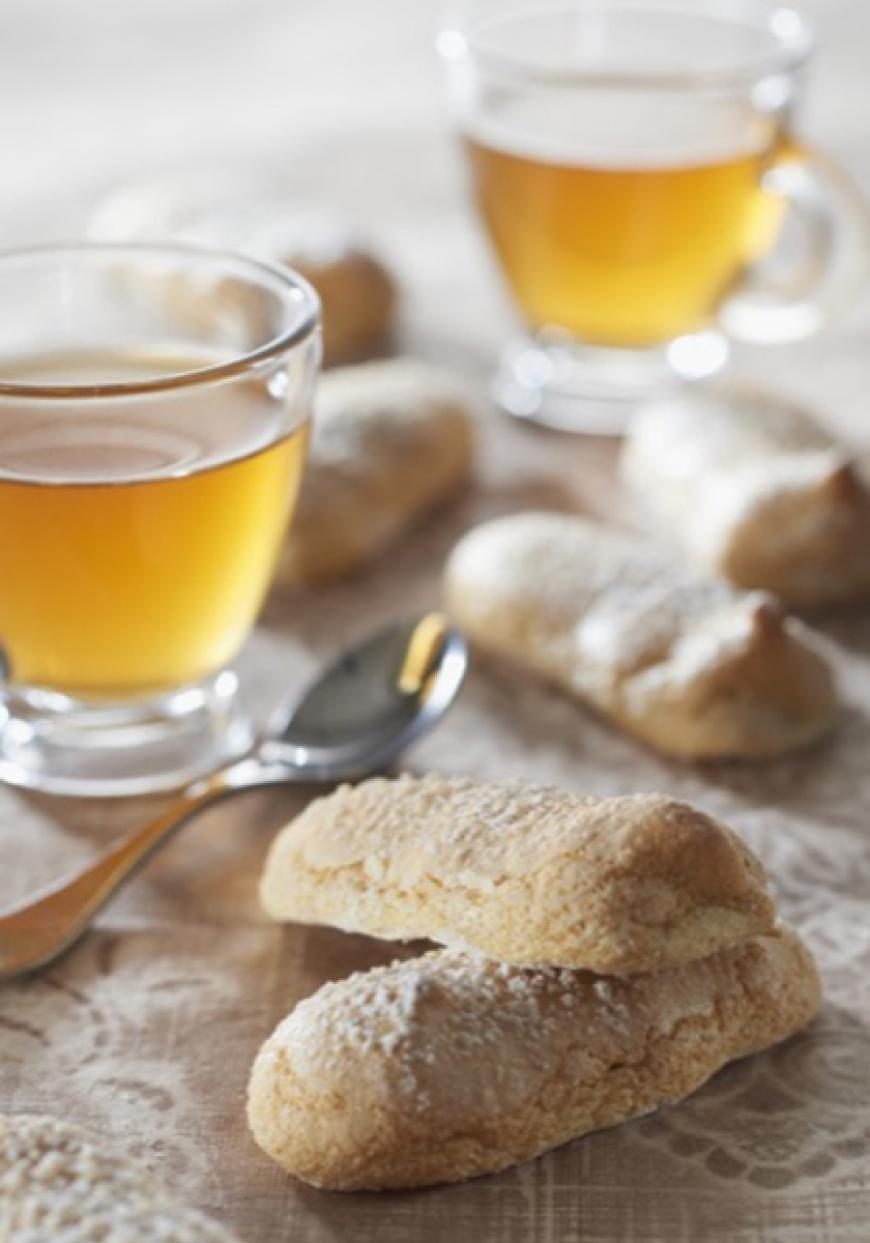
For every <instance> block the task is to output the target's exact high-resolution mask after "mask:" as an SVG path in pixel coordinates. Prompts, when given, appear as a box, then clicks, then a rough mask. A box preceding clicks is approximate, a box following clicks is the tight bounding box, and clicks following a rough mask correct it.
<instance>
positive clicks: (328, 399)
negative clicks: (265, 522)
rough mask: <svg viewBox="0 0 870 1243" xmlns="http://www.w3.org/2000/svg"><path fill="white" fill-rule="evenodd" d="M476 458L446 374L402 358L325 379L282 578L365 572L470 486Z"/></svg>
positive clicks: (465, 414)
mask: <svg viewBox="0 0 870 1243" xmlns="http://www.w3.org/2000/svg"><path fill="white" fill-rule="evenodd" d="M471 458H472V430H471V416H470V414H469V411H468V407H467V404H466V403H465V401H464V399H463V397H462V396H461V395H460V394H459V392H458V391H457V389H456V387H455V386H454V384H453V382H452V381H451V380H450V378H449V377H445V375H444V374H443V373H441V372H439V371H437V370H436V369H434V368H432V367H429V366H427V365H425V364H423V363H418V362H414V361H413V360H411V359H393V360H391V361H388V362H377V363H365V364H362V365H360V366H357V367H343V368H340V369H339V370H337V371H333V372H330V373H329V374H327V375H325V376H324V377H323V378H322V380H321V382H320V386H319V390H318V399H317V407H316V416H315V419H314V436H313V442H312V446H311V452H310V455H309V461H308V466H307V467H306V472H305V478H304V480H303V484H302V493H301V496H300V499H299V505H298V507H297V509H296V515H295V518H294V520H293V524H292V527H291V530H290V533H289V535H288V538H287V543H286V545H285V548H284V553H283V556H282V558H281V561H280V564H279V569H278V577H279V579H281V580H283V581H284V582H287V583H300V582H301V583H318V582H323V581H325V580H327V579H330V578H334V577H338V576H340V575H342V574H349V573H352V572H353V571H355V570H359V569H361V568H362V567H363V566H365V565H366V564H367V563H368V562H370V561H372V560H373V559H374V558H375V557H377V556H378V555H379V554H380V553H382V552H383V551H384V550H385V549H386V548H387V547H388V546H389V545H390V544H391V543H393V541H395V540H396V539H397V538H398V536H400V535H401V534H402V533H403V532H404V531H405V530H407V529H408V528H409V527H410V526H412V525H413V524H414V522H416V521H417V520H418V519H419V518H420V517H421V516H422V515H423V514H425V513H427V512H428V511H429V510H431V509H432V508H433V507H434V506H436V505H438V504H439V503H440V502H442V501H443V500H444V499H445V498H446V497H447V496H448V495H449V494H450V493H452V492H454V491H455V490H456V489H457V488H458V487H459V486H460V485H461V484H462V483H463V482H464V481H465V480H466V479H467V477H468V475H469V473H470V470H471Z"/></svg>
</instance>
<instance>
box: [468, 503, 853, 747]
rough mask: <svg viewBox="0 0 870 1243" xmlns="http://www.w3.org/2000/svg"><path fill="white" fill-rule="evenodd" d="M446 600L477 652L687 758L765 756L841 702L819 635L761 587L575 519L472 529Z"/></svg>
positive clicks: (803, 737) (522, 517)
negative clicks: (735, 583)
mask: <svg viewBox="0 0 870 1243" xmlns="http://www.w3.org/2000/svg"><path fill="white" fill-rule="evenodd" d="M444 597H445V601H446V605H447V608H448V611H449V612H450V613H451V614H452V616H453V618H454V619H455V620H456V621H457V622H458V623H459V624H460V625H461V626H462V627H463V628H464V629H465V630H466V631H467V632H468V634H469V636H470V637H471V638H472V639H473V640H474V642H475V644H476V645H477V646H478V647H479V648H481V649H482V650H484V651H489V652H492V653H493V654H495V655H498V656H502V657H505V658H507V659H508V660H509V661H511V662H513V663H514V664H517V665H520V666H522V667H524V668H526V669H528V670H529V671H531V672H533V673H536V674H538V675H539V676H540V677H542V678H544V679H546V680H548V681H550V682H552V683H554V684H556V685H558V686H559V687H561V688H562V689H564V690H567V691H568V692H569V693H571V694H573V695H574V696H576V697H577V698H579V699H581V700H583V701H585V702H586V703H588V704H590V705H592V706H594V707H595V708H597V709H598V710H599V711H600V712H602V713H603V714H604V715H605V716H607V717H608V718H610V719H611V720H612V721H614V722H615V723H616V724H617V725H619V726H621V727H622V728H623V729H625V730H627V731H628V732H629V733H632V734H634V735H635V736H636V737H638V738H640V739H642V740H643V741H644V742H646V743H647V744H648V745H650V746H652V747H655V748H656V749H657V750H659V751H662V752H664V753H666V754H669V755H675V756H679V757H685V758H714V757H740V758H747V759H752V758H759V759H761V758H765V757H768V756H776V755H781V754H784V753H786V752H788V751H791V750H794V749H796V748H799V747H802V746H806V745H807V744H809V743H811V742H815V741H817V740H818V739H819V738H821V737H823V736H824V735H825V734H826V733H827V732H828V731H829V730H830V728H831V725H832V723H833V718H834V714H835V708H836V699H835V693H834V687H833V679H832V675H831V672H830V669H829V667H828V665H827V662H826V660H825V659H824V657H823V655H822V654H821V651H820V649H819V646H818V643H817V640H816V639H815V637H814V636H813V635H812V632H810V631H809V630H808V629H807V628H806V627H804V626H802V625H801V624H800V623H799V622H797V621H796V620H794V619H793V618H789V617H787V616H786V615H785V614H784V613H783V612H782V611H781V609H780V607H779V606H778V605H777V604H776V603H775V602H774V601H773V600H772V599H771V598H770V597H768V596H764V595H762V594H760V593H753V594H747V595H741V594H739V593H736V592H734V591H733V590H732V589H731V588H730V587H728V586H727V585H726V584H725V583H723V582H721V581H718V580H716V579H712V578H704V577H700V576H698V575H697V574H696V573H692V572H690V571H687V570H685V569H684V568H683V567H682V566H681V565H680V564H679V563H678V562H676V561H675V560H674V558H673V556H672V555H671V554H669V553H668V552H666V551H664V550H662V549H659V548H656V547H655V546H653V545H650V544H647V543H644V542H641V541H639V540H636V539H632V538H629V537H628V536H624V535H621V534H617V533H616V532H613V531H609V530H607V529H606V528H603V527H600V526H597V525H595V524H594V523H590V522H586V521H585V520H584V519H582V518H576V517H569V516H566V515H563V514H550V513H521V514H514V515H511V516H510V517H507V518H498V519H496V520H494V521H492V522H487V523H484V524H483V525H482V526H479V527H476V528H474V529H473V530H472V531H470V532H468V533H467V534H466V535H465V536H464V537H463V538H462V539H461V540H460V541H459V543H458V544H457V545H456V547H455V548H454V550H453V552H452V553H451V555H450V557H449V559H448V562H447V566H446V568H445V573H444Z"/></svg>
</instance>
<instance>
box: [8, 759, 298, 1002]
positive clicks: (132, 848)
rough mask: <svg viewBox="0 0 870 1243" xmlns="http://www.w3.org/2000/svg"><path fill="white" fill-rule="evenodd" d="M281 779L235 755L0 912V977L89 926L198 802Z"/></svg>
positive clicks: (49, 957) (35, 961) (41, 961)
mask: <svg viewBox="0 0 870 1243" xmlns="http://www.w3.org/2000/svg"><path fill="white" fill-rule="evenodd" d="M281 779H283V780H285V781H286V780H287V770H286V769H283V770H276V769H272V768H269V767H266V766H265V765H261V764H259V763H258V762H257V761H256V760H253V759H250V760H241V761H240V762H239V763H237V764H233V765H231V766H230V767H229V768H226V769H223V770H222V771H221V772H218V773H214V774H212V775H211V776H210V777H207V778H205V779H203V780H202V781H199V782H196V783H195V784H194V785H192V786H190V787H189V788H188V790H187V791H186V793H185V794H184V795H183V796H182V797H181V798H179V799H178V800H177V801H176V802H174V803H173V804H172V805H171V806H170V807H168V808H167V809H166V811H164V812H163V813H162V814H161V815H159V816H157V817H156V819H154V820H152V821H150V823H148V824H146V825H145V826H144V827H143V828H141V829H136V830H135V831H134V832H133V833H130V834H129V835H128V836H127V837H125V838H123V839H122V840H121V841H120V842H118V843H117V844H115V845H113V846H111V847H110V848H109V849H108V850H106V851H105V852H104V853H103V854H101V855H99V856H98V857H97V858H96V859H95V860H94V861H93V862H92V863H90V864H88V865H87V866H86V867H84V868H82V869H80V870H79V871H77V872H75V873H74V874H73V875H71V876H68V877H66V879H64V880H61V881H58V882H56V883H55V884H53V885H51V886H49V887H48V888H47V889H44V890H42V892H41V893H39V894H37V895H36V896H35V897H33V898H31V899H29V900H26V901H24V902H22V903H20V904H19V905H17V906H15V907H11V908H9V909H8V910H6V911H4V912H2V913H0V980H2V979H11V978H12V977H14V976H17V975H23V974H24V973H25V972H28V971H33V970H34V969H35V968H37V967H43V966H45V965H46V964H47V963H50V962H52V961H53V960H54V959H55V958H57V957H58V955H60V954H62V953H63V951H64V950H65V949H68V948H69V946H71V945H72V944H73V943H74V942H75V941H77V940H78V939H79V937H80V936H81V935H82V933H84V932H85V930H86V929H87V928H88V927H89V926H90V924H91V923H92V922H93V920H94V918H95V917H96V916H97V914H98V913H99V912H100V911H101V910H102V908H103V907H104V906H105V905H106V903H107V902H108V901H109V900H110V899H111V898H112V897H114V895H115V894H116V893H117V892H118V890H119V889H120V888H121V886H122V885H123V884H124V883H125V882H126V881H127V880H129V878H130V877H131V876H132V875H133V873H134V872H135V871H136V870H137V869H138V868H139V867H141V866H142V864H143V863H144V862H145V861H146V859H149V858H150V857H151V855H153V854H154V852H155V851H156V850H158V849H159V847H160V846H162V845H163V844H164V842H167V841H169V839H170V838H171V837H173V836H174V835H175V833H177V832H178V830H179V829H180V828H181V827H182V826H183V825H185V824H187V823H188V822H189V821H190V820H191V819H192V818H193V817H194V816H195V815H196V814H197V813H198V812H200V811H202V810H203V808H205V807H209V806H211V805H212V804H214V803H217V802H219V801H221V800H222V799H224V798H227V797H228V796H229V795H232V794H235V793H238V792H240V791H242V790H247V789H253V788H254V787H255V786H261V785H272V784H275V782H277V781H280V780H281Z"/></svg>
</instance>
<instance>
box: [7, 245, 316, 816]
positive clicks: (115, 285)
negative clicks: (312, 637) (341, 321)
mask: <svg viewBox="0 0 870 1243" xmlns="http://www.w3.org/2000/svg"><path fill="white" fill-rule="evenodd" d="M0 307H4V308H5V314H2V315H0V582H2V584H3V586H2V591H0V647H2V651H3V658H4V662H5V685H4V686H3V691H2V712H3V717H2V722H0V778H2V779H3V780H6V781H11V782H13V783H17V784H21V785H25V786H30V787H33V788H36V789H40V790H45V791H50V792H54V793H71V794H90V795H105V794H134V793H141V792H145V791H152V790H157V789H163V788H169V787H172V786H176V785H179V784H180V783H182V782H185V781H187V780H189V779H191V778H193V777H195V776H197V775H199V774H202V773H204V772H207V771H209V770H211V769H213V768H214V767H216V766H217V765H218V764H220V763H221V762H223V761H225V760H227V759H229V758H231V757H232V756H234V755H236V754H238V753H239V752H240V751H242V750H244V749H245V748H246V747H247V746H248V745H249V744H250V741H251V730H250V726H249V724H248V722H247V720H246V719H245V717H244V716H243V714H242V713H241V712H240V710H239V708H238V707H237V704H236V689H237V678H236V675H235V674H234V673H233V672H232V670H231V668H230V663H231V662H232V660H233V659H234V657H235V656H236V654H237V652H238V650H239V648H240V647H241V645H242V644H243V642H244V641H245V639H246V638H247V636H248V634H249V632H250V630H251V628H252V626H253V623H254V620H255V618H256V615H257V612H258V611H259V608H260V605H261V603H262V600H263V597H264V595H265V593H266V590H267V588H268V585H269V580H270V576H271V573H272V569H273V566H274V563H275V560H276V558H277V555H278V551H279V548H280V543H281V540H282V538H283V536H284V531H285V528H286V524H287V521H288V519H289V517H290V514H291V511H292V508H293V503H294V500H295V496H296V492H297V490H298V487H299V482H300V478H301V473H302V468H303V462H304V457H305V448H306V443H307V438H308V427H309V420H310V411H311V399H312V391H313V385H314V381H315V377H316V372H317V366H318V360H319V327H318V303H317V298H316V295H315V294H314V292H313V291H312V289H311V288H310V286H309V285H308V284H307V283H306V282H305V281H304V280H302V279H301V278H300V277H297V276H295V275H294V274H293V273H291V272H289V271H287V270H286V269H280V268H277V267H270V266H269V265H268V264H263V263H259V262H257V261H255V260H251V259H247V258H244V257H241V256H237V255H233V254H228V253H227V254H224V253H220V252H217V251H214V252H212V251H207V250H198V249H196V248H194V247H185V246H179V245H154V246H151V245H147V246H144V245H143V246H113V245H99V244H81V245H74V246H68V247H46V248H39V249H31V250H22V251H17V252H7V253H5V254H3V255H2V256H0Z"/></svg>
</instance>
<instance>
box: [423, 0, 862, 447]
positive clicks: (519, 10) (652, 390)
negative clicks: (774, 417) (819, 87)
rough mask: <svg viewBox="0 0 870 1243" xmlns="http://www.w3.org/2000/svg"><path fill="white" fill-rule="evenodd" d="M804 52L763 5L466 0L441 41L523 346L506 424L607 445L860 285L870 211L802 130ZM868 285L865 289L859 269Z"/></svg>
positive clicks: (516, 353)
mask: <svg viewBox="0 0 870 1243" xmlns="http://www.w3.org/2000/svg"><path fill="white" fill-rule="evenodd" d="M812 47H813V39H812V35H811V32H810V30H809V28H808V26H807V24H806V22H805V21H804V20H803V19H802V18H801V17H800V16H799V15H798V14H797V13H796V12H795V11H794V10H792V9H791V8H786V7H783V6H781V5H774V4H767V3H764V2H763V0H606V2H602V0H554V2H552V3H549V2H548V3H537V4H535V3H532V2H531V0H519V2H518V3H516V4H504V3H503V2H502V0H467V2H466V3H459V4H456V5H453V6H452V7H451V8H450V9H449V10H448V12H447V15H446V17H445V20H444V23H443V25H442V28H441V30H440V34H439V38H438V48H439V51H440V53H441V55H442V58H443V60H444V62H445V65H446V70H447V82H448V92H449V100H450V105H451V111H452V115H453V119H454V122H455V125H456V126H457V128H458V130H459V132H460V133H461V135H462V138H463V141H464V145H465V150H466V153H467V156H468V162H469V167H470V173H471V183H472V188H473V193H474V197H475V199H476V203H477V207H478V209H479V213H480V216H481V218H482V220H483V223H484V226H485V229H486V231H487V232H488V234H489V238H490V241H491V242H492V246H493V249H494V251H495V255H496V257H497V260H498V263H499V265H500V267H501V271H502V274H503V276H504V278H505V280H506V282H507V285H508V287H509V289H510V292H511V294H512V295H513V299H514V301H515V303H516V305H517V307H518V308H519V310H520V312H521V314H522V317H523V319H524V321H525V325H526V329H527V333H526V336H525V337H524V338H523V339H521V340H519V341H517V342H514V343H512V344H511V345H510V346H509V347H508V348H507V349H506V350H505V352H504V354H503V357H502V360H501V364H500V368H499V371H498V374H497V376H496V378H495V382H494V393H495V397H496V400H497V402H498V403H499V404H500V405H501V406H502V407H503V408H504V409H505V410H507V411H508V412H509V413H512V414H514V415H517V416H519V417H522V418H526V419H532V420H536V421H539V422H542V423H545V424H549V425H552V426H556V427H559V428H563V429H567V430H576V431H586V432H600V433H613V432H618V431H620V430H621V429H622V427H623V425H624V422H625V419H626V417H627V415H628V413H629V412H630V409H631V406H632V404H633V403H635V402H636V401H637V400H638V399H641V398H645V397H648V396H652V395H657V394H661V393H662V392H663V391H664V392H666V391H668V390H669V389H672V388H673V387H674V386H675V385H679V384H681V383H682V382H685V381H691V380H701V379H705V378H706V377H708V376H711V375H713V374H715V373H716V372H717V371H719V370H720V369H721V368H722V367H723V366H724V365H725V363H726V360H727V358H728V347H729V338H735V339H742V340H747V341H753V342H758V343H776V342H785V341H793V340H798V339H801V338H802V337H805V336H809V335H811V334H812V333H814V332H815V331H817V330H818V328H819V327H820V325H821V324H822V323H823V322H824V321H825V320H826V319H827V318H828V316H829V314H830V313H831V311H832V310H833V309H834V308H835V307H836V306H838V305H840V304H841V303H842V302H844V301H846V300H848V298H849V295H850V294H851V293H854V291H855V288H856V283H857V282H858V281H859V279H860V278H861V277H863V274H864V271H865V267H866V259H867V236H868V229H867V217H866V212H865V209H864V206H863V204H862V203H861V202H860V198H859V196H857V194H856V193H855V191H853V190H852V188H851V186H850V183H849V182H848V180H847V179H846V178H845V177H844V176H843V175H842V174H840V173H839V172H838V171H837V170H836V169H834V168H833V167H832V166H831V165H830V163H829V162H828V161H826V160H825V159H824V158H822V157H820V156H818V155H816V154H815V153H813V152H812V151H809V150H808V149H806V148H805V147H802V146H801V145H800V144H799V143H798V141H797V140H796V138H795V135H794V132H793V116H794V109H795V104H796V102H797V100H798V97H799V95H800V93H801V89H802V86H803V81H804V77H805V72H804V71H805V67H806V64H807V61H808V58H809V56H810V53H811V51H812ZM859 274H860V275H859Z"/></svg>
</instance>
